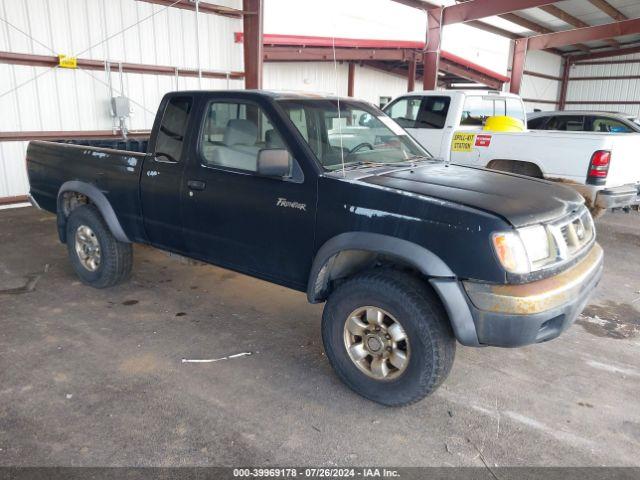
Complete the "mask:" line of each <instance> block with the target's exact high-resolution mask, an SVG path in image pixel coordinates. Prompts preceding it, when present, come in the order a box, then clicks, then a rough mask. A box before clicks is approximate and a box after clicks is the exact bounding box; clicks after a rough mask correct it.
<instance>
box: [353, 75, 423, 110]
mask: <svg viewBox="0 0 640 480" xmlns="http://www.w3.org/2000/svg"><path fill="white" fill-rule="evenodd" d="M345 81H346V80H345ZM418 83H419V82H418V81H416V85H418ZM403 93H407V78H406V77H402V76H400V75H394V74H391V73H387V72H384V71H381V70H375V69H372V68H367V67H360V66H357V67H356V72H355V85H354V95H355V96H356V97H357V98H361V99H363V100H367V101H368V102H371V103H373V104H375V105H378V104H379V103H380V97H391V98H395V97H397V96H399V95H402V94H403Z"/></svg>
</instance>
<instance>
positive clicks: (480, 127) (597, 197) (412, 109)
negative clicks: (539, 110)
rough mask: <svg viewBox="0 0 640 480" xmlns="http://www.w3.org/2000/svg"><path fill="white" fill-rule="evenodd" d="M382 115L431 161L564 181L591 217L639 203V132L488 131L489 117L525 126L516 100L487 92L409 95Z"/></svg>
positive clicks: (435, 91) (427, 92)
mask: <svg viewBox="0 0 640 480" xmlns="http://www.w3.org/2000/svg"><path fill="white" fill-rule="evenodd" d="M384 111H385V113H387V114H388V115H389V116H390V117H391V118H393V119H394V120H395V121H396V122H397V123H398V124H399V125H400V126H402V127H403V128H404V129H406V130H407V131H408V132H409V133H410V134H411V135H412V136H413V137H414V138H415V139H416V140H417V141H418V142H419V143H420V144H421V145H422V146H423V147H425V148H426V149H427V150H428V151H429V153H431V155H433V156H434V157H436V158H442V159H443V160H447V161H451V162H453V163H458V164H463V165H471V166H478V167H487V168H492V169H495V170H502V171H508V172H512V173H518V174H522V175H527V176H532V177H537V178H545V179H548V180H554V181H559V182H562V183H564V184H567V185H569V186H571V187H573V188H575V189H576V190H578V191H579V192H580V193H581V194H582V195H583V196H584V197H585V200H586V202H587V205H588V206H589V207H590V208H591V209H592V211H593V213H594V214H601V213H603V212H604V211H605V210H607V209H609V208H614V207H630V206H637V205H638V204H639V203H640V158H638V151H640V134H629V133H625V134H616V133H599V132H564V131H544V130H526V127H525V130H523V131H522V132H504V131H489V130H486V129H485V121H486V119H487V118H489V117H492V116H509V117H513V118H516V119H518V120H520V121H522V123H523V125H526V123H527V118H526V113H525V107H524V104H523V102H522V99H521V98H520V97H519V96H518V95H514V94H510V93H503V92H498V91H491V90H473V91H458V90H442V91H440V90H430V91H421V92H412V93H408V94H406V95H403V96H401V97H398V98H396V99H395V100H393V101H392V102H391V103H389V104H388V105H387V106H386V107H385V108H384Z"/></svg>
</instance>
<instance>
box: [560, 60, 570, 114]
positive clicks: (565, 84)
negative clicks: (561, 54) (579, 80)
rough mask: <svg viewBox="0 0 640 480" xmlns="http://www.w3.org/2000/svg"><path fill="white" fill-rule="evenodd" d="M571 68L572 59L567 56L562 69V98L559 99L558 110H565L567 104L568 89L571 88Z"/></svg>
mask: <svg viewBox="0 0 640 480" xmlns="http://www.w3.org/2000/svg"><path fill="white" fill-rule="evenodd" d="M570 70H571V59H570V58H569V57H565V59H564V65H563V69H562V83H561V84H560V98H559V99H558V110H564V109H565V107H566V106H567V90H568V88H569V72H570Z"/></svg>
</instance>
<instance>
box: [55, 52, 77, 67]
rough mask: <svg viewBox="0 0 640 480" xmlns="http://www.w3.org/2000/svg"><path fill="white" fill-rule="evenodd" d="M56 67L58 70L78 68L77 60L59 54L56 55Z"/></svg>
mask: <svg viewBox="0 0 640 480" xmlns="http://www.w3.org/2000/svg"><path fill="white" fill-rule="evenodd" d="M58 66H59V67H60V68H78V59H77V58H76V57H67V56H66V55H62V54H60V55H58Z"/></svg>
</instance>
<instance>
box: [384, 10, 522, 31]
mask: <svg viewBox="0 0 640 480" xmlns="http://www.w3.org/2000/svg"><path fill="white" fill-rule="evenodd" d="M392 1H393V2H396V3H400V4H402V5H406V6H408V7H413V8H417V9H418V10H429V9H431V8H440V7H441V5H439V4H437V3H434V2H429V1H426V0H392ZM466 24H467V25H469V26H470V27H473V28H477V29H478V30H484V31H485V32H489V33H493V34H494V35H500V36H501V37H506V38H510V39H511V40H515V39H516V38H522V35H518V34H517V33H513V32H510V31H509V30H505V29H503V28H500V27H496V26H493V25H491V24H489V23H485V22H483V21H480V20H470V21H467V22H466Z"/></svg>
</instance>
